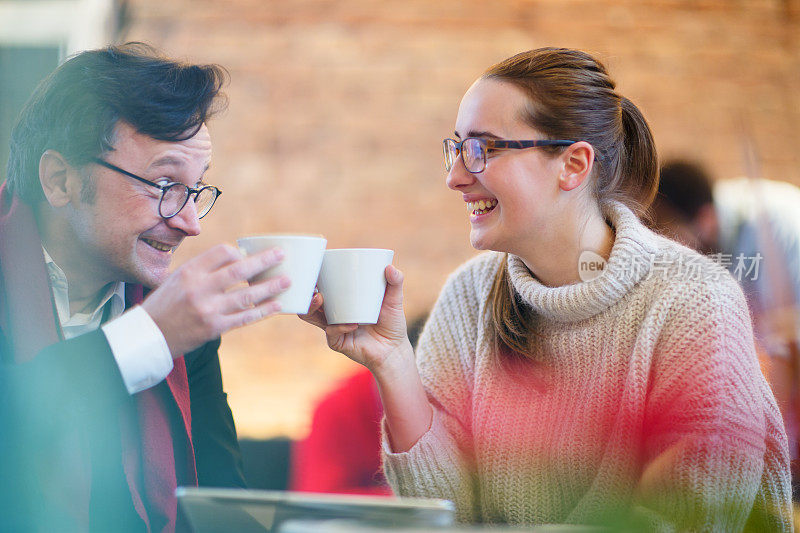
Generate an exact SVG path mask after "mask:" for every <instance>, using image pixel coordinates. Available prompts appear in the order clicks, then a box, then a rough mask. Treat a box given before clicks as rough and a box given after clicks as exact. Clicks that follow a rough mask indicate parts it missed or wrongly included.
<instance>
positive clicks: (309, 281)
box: [236, 235, 328, 314]
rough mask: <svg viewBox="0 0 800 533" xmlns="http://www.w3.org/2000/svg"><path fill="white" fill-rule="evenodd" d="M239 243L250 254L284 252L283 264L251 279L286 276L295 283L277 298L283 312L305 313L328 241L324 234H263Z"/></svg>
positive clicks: (254, 281) (246, 238)
mask: <svg viewBox="0 0 800 533" xmlns="http://www.w3.org/2000/svg"><path fill="white" fill-rule="evenodd" d="M236 243H237V244H238V245H239V249H240V250H242V252H243V253H245V254H247V255H251V254H255V253H258V252H260V251H262V250H266V249H268V248H280V249H281V250H283V253H284V258H283V261H282V262H281V263H280V264H279V265H277V266H274V267H272V268H270V269H267V270H265V271H264V272H262V273H261V274H259V275H257V276H255V277H254V278H253V279H251V280H250V283H256V282H259V281H263V280H265V279H267V278H272V277H276V276H281V275H284V276H287V277H288V278H289V279H290V280H291V281H292V284H291V285H290V286H289V288H288V289H286V290H285V291H284V292H282V293H281V294H279V295H278V296H277V297H276V298H275V299H276V300H277V301H278V302H280V304H281V311H280V312H281V313H285V314H305V313H307V312H308V307H309V305H311V298H312V297H313V296H314V285H315V283H316V281H317V276H318V275H319V269H320V266H321V265H322V255H323V253H324V252H325V246H326V245H327V244H328V241H326V240H325V238H323V237H322V236H321V235H260V236H256V237H243V238H241V239H238V240H237V241H236Z"/></svg>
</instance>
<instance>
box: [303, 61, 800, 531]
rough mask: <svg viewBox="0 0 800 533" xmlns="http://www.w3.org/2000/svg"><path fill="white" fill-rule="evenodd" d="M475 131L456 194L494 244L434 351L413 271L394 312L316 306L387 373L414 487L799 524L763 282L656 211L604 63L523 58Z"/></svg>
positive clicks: (483, 240) (392, 464)
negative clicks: (406, 306) (794, 519)
mask: <svg viewBox="0 0 800 533" xmlns="http://www.w3.org/2000/svg"><path fill="white" fill-rule="evenodd" d="M455 136H456V139H448V140H445V142H444V144H445V162H446V167H447V169H448V170H449V174H448V176H447V185H448V186H449V187H450V188H451V189H453V190H455V191H457V192H460V193H461V195H462V199H463V201H464V202H466V205H467V210H468V212H469V217H470V223H471V233H470V240H471V242H472V245H473V246H474V247H475V248H476V249H479V250H492V252H490V253H486V254H482V255H480V256H478V257H476V258H474V259H473V260H471V261H469V262H467V263H466V264H465V265H463V266H461V267H460V268H459V269H458V270H457V271H456V272H455V273H453V274H452V275H451V277H450V278H449V280H448V281H447V284H446V285H445V287H444V289H443V290H442V293H441V295H440V297H439V300H438V302H437V304H436V306H435V308H434V310H433V312H432V314H431V318H430V320H429V322H428V324H427V325H426V327H425V330H424V331H423V334H422V337H421V338H420V344H419V348H418V349H417V352H416V361H415V354H414V351H413V350H412V349H411V345H410V344H409V342H408V340H407V339H406V336H405V321H404V317H403V308H402V275H401V273H400V272H399V271H398V270H397V269H395V268H394V267H388V268H387V270H386V278H387V282H388V286H387V291H386V296H385V298H384V302H383V307H382V310H381V315H380V318H379V321H378V323H377V324H375V325H373V326H356V325H337V326H327V324H325V321H324V317H323V315H322V314H321V313H320V310H319V307H320V305H321V304H322V303H323V302H322V301H321V300H322V298H321V297H320V296H319V295H318V296H316V297H315V300H314V302H313V303H312V309H313V310H314V311H313V312H312V313H310V314H309V315H307V316H305V317H304V318H305V319H306V320H308V321H309V322H312V323H314V324H316V325H318V326H320V327H323V328H325V331H326V334H327V340H328V344H329V346H330V347H331V348H332V349H334V350H336V351H339V352H342V353H344V354H346V355H347V356H348V357H350V358H352V359H353V360H355V361H357V362H359V363H362V364H364V365H365V366H366V367H367V368H369V369H370V370H371V371H372V373H373V375H374V377H375V379H376V381H377V383H378V387H379V390H380V394H381V398H382V400H383V404H384V409H385V426H384V466H385V469H386V473H387V476H388V478H389V481H390V483H391V484H392V487H393V488H394V490H395V492H397V493H398V494H400V495H404V496H426V497H439V498H447V499H450V500H453V501H454V502H455V503H456V508H457V516H458V518H459V520H461V521H466V522H507V523H515V524H535V523H576V524H580V523H605V524H607V525H608V524H609V522H608V521H609V520H611V521H612V523H613V525H615V526H616V525H621V524H625V525H631V524H634V525H635V526H643V527H646V528H654V529H667V530H668V529H675V528H677V529H689V530H706V529H716V530H725V531H734V530H741V529H743V528H745V527H747V528H748V529H754V530H786V531H789V530H790V529H791V502H790V498H791V491H790V479H789V459H788V450H787V444H786V436H785V432H784V429H783V426H782V423H781V418H780V414H779V411H778V409H777V407H776V405H775V401H774V399H773V397H772V394H771V392H770V390H769V387H768V386H767V384H766V382H765V381H764V378H763V376H762V375H761V373H760V371H759V368H758V362H757V360H756V356H755V353H754V348H753V336H752V328H751V324H750V318H749V314H748V310H747V306H746V304H745V300H744V298H743V296H742V292H741V290H740V289H739V287H738V286H737V284H736V282H735V281H734V280H733V279H732V278H731V277H730V276H729V275H728V274H727V273H726V271H725V270H724V269H722V268H721V267H720V266H718V265H716V264H714V263H713V262H712V261H710V260H708V259H706V258H704V257H702V256H700V255H698V254H696V253H695V252H693V251H691V250H689V249H688V248H684V247H682V246H680V245H678V244H676V243H674V242H672V241H670V240H667V239H666V238H663V237H660V236H658V235H656V234H654V233H652V232H650V231H649V230H647V229H646V228H645V227H644V226H643V225H642V224H641V222H640V221H639V219H638V218H637V214H636V213H641V212H642V211H643V209H644V208H645V207H646V206H647V205H648V204H649V202H650V201H651V200H652V198H653V195H654V194H655V190H656V187H657V182H658V177H657V174H658V172H657V157H656V150H655V145H654V142H653V138H652V135H651V133H650V129H649V127H648V126H647V123H646V121H645V119H644V117H643V116H642V115H641V113H640V112H639V110H638V109H637V108H636V106H634V105H633V104H632V103H631V102H630V101H629V100H627V99H626V98H624V97H622V96H620V95H619V94H618V93H616V92H615V90H614V82H613V81H612V80H611V79H610V78H609V76H608V74H607V72H606V70H605V68H604V67H603V65H601V64H600V63H599V62H597V61H596V60H595V59H593V58H592V57H591V56H589V55H587V54H585V53H583V52H579V51H575V50H566V49H553V48H545V49H539V50H532V51H529V52H525V53H522V54H519V55H516V56H514V57H511V58H509V59H507V60H505V61H503V62H501V63H499V64H497V65H495V66H493V67H491V68H490V69H489V70H488V71H486V73H485V74H484V75H483V76H482V77H481V78H480V79H478V80H477V81H476V82H475V83H474V84H473V85H472V86H471V87H470V89H469V90H468V91H467V93H466V94H465V95H464V98H463V99H462V101H461V106H460V107H459V111H458V117H457V120H456V129H455ZM542 141H545V142H542ZM592 265H594V267H593V266H592ZM593 269H594V270H593ZM598 273H599V275H597V274H598ZM587 274H594V275H595V276H596V277H594V279H589V278H590V277H592V276H591V275H587ZM415 363H416V364H415Z"/></svg>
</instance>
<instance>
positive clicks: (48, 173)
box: [39, 150, 82, 207]
mask: <svg viewBox="0 0 800 533" xmlns="http://www.w3.org/2000/svg"><path fill="white" fill-rule="evenodd" d="M39 183H41V185H42V192H44V197H45V199H46V200H47V203H49V204H50V205H51V206H52V207H64V206H65V205H67V204H69V203H70V202H71V201H73V200H74V199H76V198H78V197H79V195H80V191H81V186H82V181H81V179H80V176H79V175H78V173H77V171H76V170H75V169H74V168H73V167H72V166H71V165H70V164H69V163H67V160H66V159H64V156H62V155H61V154H60V153H58V152H56V151H55V150H46V151H45V152H44V153H43V154H42V157H41V158H39Z"/></svg>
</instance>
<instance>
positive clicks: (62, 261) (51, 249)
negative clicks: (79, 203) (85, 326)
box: [37, 209, 109, 315]
mask: <svg viewBox="0 0 800 533" xmlns="http://www.w3.org/2000/svg"><path fill="white" fill-rule="evenodd" d="M42 211H46V209H43V210H42ZM40 214H41V216H39V217H37V218H38V223H39V233H40V235H41V238H42V246H44V249H45V250H47V253H48V254H49V255H50V257H51V258H52V259H53V261H54V262H55V264H56V265H58V267H59V268H60V269H61V270H62V271H63V272H64V275H65V276H66V278H67V287H68V296H69V312H70V315H72V314H74V313H76V312H78V311H83V310H84V309H86V308H87V306H89V305H90V304H92V303H93V302H97V301H98V300H99V298H100V296H101V294H100V293H101V291H103V290H104V289H105V288H106V287H107V286H108V284H109V280H106V279H103V277H102V276H100V275H98V273H97V272H95V271H94V269H92V268H91V266H90V265H88V264H87V262H86V260H85V257H82V256H83V254H81V253H80V252H79V251H78V249H77V247H76V246H75V245H74V243H75V242H76V241H77V239H76V236H75V235H72V234H71V233H70V230H69V229H67V228H71V226H70V225H69V224H67V223H66V221H61V220H60V219H59V220H56V217H53V216H51V215H50V214H47V213H40Z"/></svg>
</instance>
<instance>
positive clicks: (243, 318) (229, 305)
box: [142, 244, 290, 357]
mask: <svg viewBox="0 0 800 533" xmlns="http://www.w3.org/2000/svg"><path fill="white" fill-rule="evenodd" d="M282 260H283V252H282V251H281V250H280V249H277V248H273V249H270V250H265V251H263V252H261V253H258V254H254V255H250V256H248V257H243V256H242V254H241V252H240V251H239V250H238V249H237V248H235V247H233V246H230V245H227V244H222V245H219V246H215V247H214V248H212V249H210V250H208V251H207V252H205V253H203V254H201V255H199V256H197V257H195V258H194V259H192V260H190V261H188V262H186V263H185V264H183V265H182V266H181V267H179V268H178V269H176V270H175V272H173V273H172V275H170V277H169V278H167V280H166V281H165V282H164V283H162V284H161V286H159V287H158V288H157V289H156V290H154V291H153V292H151V293H150V294H149V295H148V297H147V298H146V299H145V301H144V302H143V303H142V307H143V308H144V309H145V311H147V313H148V314H149V315H150V317H151V318H152V319H153V321H154V322H155V323H156V325H157V326H158V327H159V329H161V333H162V334H163V335H164V338H165V339H166V341H167V345H168V346H169V350H170V353H172V357H180V356H181V355H183V354H185V353H188V352H190V351H192V350H194V349H195V348H197V347H199V346H201V345H202V344H204V343H206V342H208V341H210V340H212V339H215V338H216V337H218V336H220V335H222V334H223V333H224V332H226V331H228V330H230V329H234V328H238V327H241V326H244V325H246V324H249V323H251V322H255V321H257V320H261V319H262V318H265V317H268V316H270V315H272V314H275V313H277V312H278V311H280V303H278V302H276V301H274V300H273V298H274V297H275V296H277V295H278V294H280V293H281V292H283V291H285V290H286V289H287V288H288V287H289V283H290V282H289V278H287V277H286V276H280V277H276V278H269V279H266V280H264V281H262V282H259V283H256V284H253V285H248V286H246V287H245V286H241V285H242V283H243V282H246V281H247V280H248V279H251V278H252V277H254V276H255V275H257V274H260V273H261V272H263V271H264V270H267V269H268V268H271V267H273V266H275V265H277V264H279V263H280V262H281V261H282Z"/></svg>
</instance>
